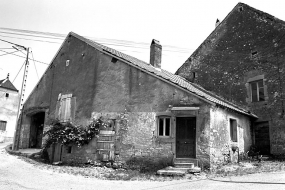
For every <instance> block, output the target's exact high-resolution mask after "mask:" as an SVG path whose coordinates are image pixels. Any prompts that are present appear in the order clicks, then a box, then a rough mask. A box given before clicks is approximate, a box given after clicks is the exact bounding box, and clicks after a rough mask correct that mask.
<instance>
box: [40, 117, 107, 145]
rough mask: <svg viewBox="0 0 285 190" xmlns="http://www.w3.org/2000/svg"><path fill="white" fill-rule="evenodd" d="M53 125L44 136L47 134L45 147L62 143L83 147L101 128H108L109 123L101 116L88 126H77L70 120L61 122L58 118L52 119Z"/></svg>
mask: <svg viewBox="0 0 285 190" xmlns="http://www.w3.org/2000/svg"><path fill="white" fill-rule="evenodd" d="M50 125H51V126H52V127H51V128H50V129H49V130H48V131H46V132H45V133H44V134H43V136H47V139H46V142H45V144H44V149H47V148H49V147H50V146H51V145H53V144H56V143H60V144H64V145H68V144H76V145H77V146H78V147H81V146H83V145H85V144H88V143H89V142H90V141H91V140H92V139H93V138H94V137H95V136H98V134H99V132H100V129H102V128H107V127H108V126H109V123H106V122H104V121H103V120H102V119H101V118H99V119H96V120H93V121H92V122H91V123H90V124H89V125H88V126H86V127H84V126H76V125H73V124H72V123H70V122H66V123H61V122H60V121H58V120H53V121H51V124H50Z"/></svg>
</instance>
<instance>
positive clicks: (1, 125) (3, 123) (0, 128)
mask: <svg viewBox="0 0 285 190" xmlns="http://www.w3.org/2000/svg"><path fill="white" fill-rule="evenodd" d="M6 125H7V121H1V120H0V131H6Z"/></svg>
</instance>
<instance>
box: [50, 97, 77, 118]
mask: <svg viewBox="0 0 285 190" xmlns="http://www.w3.org/2000/svg"><path fill="white" fill-rule="evenodd" d="M75 106H76V98H75V97H72V94H66V95H61V94H59V98H58V101H57V104H56V114H55V115H56V117H57V119H59V120H60V121H61V122H72V120H73V119H74V117H75Z"/></svg>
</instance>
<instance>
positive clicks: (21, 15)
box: [0, 0, 285, 98]
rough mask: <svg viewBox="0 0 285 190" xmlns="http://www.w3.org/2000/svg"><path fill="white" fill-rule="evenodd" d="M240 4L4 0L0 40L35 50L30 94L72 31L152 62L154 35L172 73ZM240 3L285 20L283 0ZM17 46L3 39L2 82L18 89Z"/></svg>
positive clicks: (0, 0)
mask: <svg viewBox="0 0 285 190" xmlns="http://www.w3.org/2000/svg"><path fill="white" fill-rule="evenodd" d="M238 2H240V1H238V0H207V1H206V0H100V1H99V0H57V1H55V0H54V1H52V0H40V1H39V0H9V1H8V0H0V18H1V21H0V23H1V24H0V40H5V41H8V42H11V43H14V44H18V45H22V46H24V47H29V48H30V50H31V52H32V53H30V54H29V58H31V59H32V60H30V62H29V68H28V78H27V84H26V91H25V93H26V94H25V98H27V97H28V95H29V93H30V92H31V91H32V89H33V88H34V86H35V85H36V84H37V82H38V81H39V79H40V78H41V76H42V75H43V74H44V72H45V70H46V69H47V67H48V64H50V62H51V60H52V59H53V57H54V56H55V54H56V52H57V51H58V49H59V48H60V45H61V43H62V42H63V40H64V37H65V36H66V35H67V34H68V33H69V32H70V31H73V32H75V33H77V34H79V35H81V36H87V37H89V38H92V39H94V40H95V41H97V42H99V43H102V44H103V45H106V46H109V47H111V48H114V49H116V50H119V51H121V52H123V53H126V54H128V55H131V56H133V57H136V58H138V59H141V60H143V61H145V62H149V51H150V50H149V46H150V43H151V40H152V39H156V40H158V41H160V43H161V45H162V50H163V52H162V68H163V69H165V70H168V71H170V72H172V73H174V72H175V71H176V70H177V69H178V68H179V67H180V66H181V65H182V64H183V63H184V62H185V61H186V59H187V58H188V57H190V55H191V54H192V52H193V51H195V49H196V48H198V46H199V45H200V44H201V43H202V42H203V41H204V40H205V39H206V37H207V36H208V35H209V34H210V33H211V32H212V31H213V30H214V29H215V22H216V20H217V19H219V20H221V21H222V20H223V19H224V18H225V17H226V16H227V14H228V13H229V12H230V11H231V10H232V9H233V8H234V7H235V5H236V4H237V3H238ZM241 2H242V3H245V4H247V5H249V6H252V7H254V8H256V9H259V10H261V11H264V12H267V13H269V14H271V15H273V16H275V17H277V18H279V19H281V20H285V11H284V7H285V6H284V5H285V1H283V0H271V1H268V0H244V1H241ZM19 30H21V31H20V32H19ZM23 30H24V31H23ZM39 32H41V33H39ZM47 33H52V34H47ZM13 46H14V47H15V45H12V44H10V43H7V42H3V41H0V80H1V79H4V78H6V76H7V74H8V73H9V74H10V80H11V81H12V82H13V84H14V85H15V86H16V88H17V89H19V90H20V89H21V83H22V79H23V68H22V69H21V67H22V65H23V63H24V61H25V58H24V57H25V56H26V52H25V51H23V50H22V51H18V50H16V49H14V48H13ZM18 49H19V48H18ZM15 51H18V52H15ZM14 52H15V53H14ZM6 53H10V54H6ZM19 56H21V57H19ZM33 60H35V61H33ZM37 61H38V62H37Z"/></svg>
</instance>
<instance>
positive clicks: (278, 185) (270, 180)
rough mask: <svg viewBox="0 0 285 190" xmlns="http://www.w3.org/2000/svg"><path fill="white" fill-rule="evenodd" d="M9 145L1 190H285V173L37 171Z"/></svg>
mask: <svg viewBox="0 0 285 190" xmlns="http://www.w3.org/2000/svg"><path fill="white" fill-rule="evenodd" d="M6 145H7V144H3V143H2V144H1V143H0V189H1V190H19V189H21V190H22V189H23V190H26V189H27V190H45V189H46V190H58V189H60V190H67V189H68V190H70V189H74V190H89V189H90V190H91V189H92V190H97V189H98V190H100V189H102V190H103V189H104V190H107V189H116V190H120V189H125V190H150V189H151V190H161V189H166V190H170V189H179V190H184V189H191V190H193V189H206V190H222V189H230V190H243V189H250V190H263V189H270V190H275V189H276V190H277V189H278V190H281V189H285V171H284V172H276V173H260V174H251V175H246V176H237V177H227V178H215V179H203V180H196V181H195V180H194V181H191V180H175V181H165V182H154V181H108V180H99V179H94V178H85V177H82V176H74V175H70V174H61V173H57V172H54V171H51V170H47V169H43V168H39V167H35V166H34V165H33V164H30V163H27V162H25V161H23V160H21V159H19V158H17V157H16V156H13V155H9V154H7V153H6V151H5V150H4V147H5V146H6Z"/></svg>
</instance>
